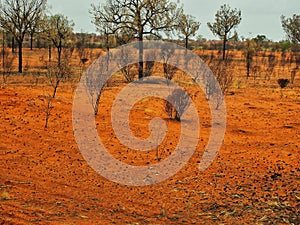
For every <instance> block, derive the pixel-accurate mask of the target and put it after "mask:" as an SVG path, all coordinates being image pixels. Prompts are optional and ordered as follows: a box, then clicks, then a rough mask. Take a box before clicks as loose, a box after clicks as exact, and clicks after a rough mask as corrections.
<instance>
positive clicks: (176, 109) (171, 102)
mask: <svg viewBox="0 0 300 225" xmlns="http://www.w3.org/2000/svg"><path fill="white" fill-rule="evenodd" d="M190 104H191V103H190V100H189V94H188V93H187V92H185V91H184V90H182V89H175V90H174V91H173V92H172V94H171V95H169V96H168V98H167V101H166V104H165V110H166V113H167V114H168V116H169V118H171V119H175V120H177V121H180V120H181V116H182V115H183V113H184V112H185V110H186V109H187V108H188V107H189V105H190ZM173 115H174V117H173Z"/></svg>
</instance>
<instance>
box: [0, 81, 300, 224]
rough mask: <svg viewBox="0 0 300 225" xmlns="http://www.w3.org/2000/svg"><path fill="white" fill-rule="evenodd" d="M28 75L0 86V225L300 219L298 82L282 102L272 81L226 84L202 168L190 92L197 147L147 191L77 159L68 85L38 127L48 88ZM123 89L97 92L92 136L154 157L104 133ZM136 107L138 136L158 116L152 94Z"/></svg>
mask: <svg viewBox="0 0 300 225" xmlns="http://www.w3.org/2000/svg"><path fill="white" fill-rule="evenodd" d="M26 79H27V80H26ZM33 81H34V79H33V78H30V77H28V78H22V77H16V78H13V79H12V78H11V82H10V84H9V85H8V86H7V87H6V88H2V89H0V140H1V142H0V160H1V161H0V163H1V166H0V194H1V196H0V224H132V225H133V224H148V225H150V224H300V188H299V187H300V163H299V159H300V119H299V115H300V114H299V113H300V80H299V79H298V80H296V81H295V84H293V85H289V86H288V87H287V88H286V89H284V97H283V98H280V90H279V88H278V85H277V83H276V80H275V79H272V80H271V81H265V80H263V79H259V80H257V81H256V82H255V84H254V83H253V82H252V81H248V82H246V81H245V80H243V83H242V85H241V87H240V88H236V87H233V88H232V90H231V91H233V92H234V95H226V105H227V123H228V124H227V131H226V136H225V140H224V143H223V145H222V148H221V150H220V152H219V154H218V156H217V158H216V159H215V161H214V162H213V163H212V165H211V166H210V167H209V168H208V169H207V170H205V171H204V172H199V170H198V163H199V161H200V159H201V156H202V154H203V151H204V149H205V146H206V144H207V141H208V135H209V132H210V116H209V113H208V112H207V105H206V104H205V102H204V101H203V96H202V95H201V94H200V95H199V96H197V97H195V98H194V101H195V102H199V103H200V104H199V105H198V110H199V115H200V117H201V135H200V141H199V144H198V148H197V151H196V152H195V153H194V155H193V157H192V158H191V159H190V161H189V163H188V164H187V165H186V166H185V167H184V168H183V169H182V170H181V171H180V172H179V173H178V174H176V175H174V176H173V177H172V178H170V179H168V180H167V181H165V182H162V183H159V184H156V185H152V186H146V187H129V186H123V185H119V184H116V183H113V182H111V181H109V180H106V179H105V178H103V177H102V176H100V175H99V174H98V173H96V172H95V171H94V170H93V169H92V168H91V167H90V166H89V165H88V164H87V163H86V161H85V160H84V159H83V157H82V155H81V153H80V151H79V149H78V147H77V145H76V142H75V139H74V135H73V127H72V103H73V95H72V93H71V92H72V91H71V90H72V88H71V86H70V85H68V84H64V86H62V87H61V88H60V89H59V91H58V96H57V98H56V100H55V102H54V108H53V111H52V116H51V118H50V123H49V128H48V129H44V119H45V114H44V95H45V94H46V93H47V92H48V90H49V87H47V86H45V85H43V84H38V85H33V84H29V85H28V83H33ZM25 83H26V84H25ZM122 85H125V84H121V85H119V84H112V85H111V86H110V87H109V88H107V89H106V91H105V92H104V93H103V97H102V101H101V104H100V107H99V111H100V113H99V115H98V116H97V119H96V121H97V123H98V131H99V135H100V137H101V139H102V141H103V142H105V144H106V147H107V148H108V149H109V151H110V152H111V154H113V155H114V156H115V157H116V158H118V159H119V160H122V161H123V162H126V163H129V164H133V165H143V164H144V165H146V164H147V163H148V164H154V163H157V158H156V154H155V151H152V152H147V153H136V152H135V151H132V150H128V149H126V148H124V147H122V146H121V145H120V143H119V142H118V141H117V140H116V138H115V137H114V135H113V134H111V132H112V130H111V129H112V128H111V125H110V123H109V119H110V117H109V115H110V111H109V110H110V107H111V104H112V102H113V96H115V93H117V92H118V91H120V90H121V87H122ZM188 89H189V90H190V91H191V92H192V93H196V92H197V90H196V89H195V87H193V86H190V87H188ZM135 107H136V109H134V110H133V112H132V117H131V118H132V120H134V121H133V122H134V124H133V125H132V129H133V131H134V132H136V134H139V135H140V136H141V137H146V136H147V135H149V132H148V130H147V129H146V130H145V129H144V127H146V126H147V125H148V123H149V118H152V117H155V116H160V117H162V118H166V114H165V113H164V111H163V105H162V102H161V101H159V100H157V99H152V100H151V99H150V100H148V101H141V102H140V103H138V104H137V105H136V106H135ZM141 109H142V110H141ZM143 109H144V110H143ZM146 109H147V110H146ZM133 118H139V119H136V120H135V119H133ZM138 124H141V125H138ZM141 132H142V133H141ZM178 132H179V128H178V123H176V122H174V121H171V122H170V129H169V131H168V138H167V141H165V142H166V143H165V145H164V148H163V149H162V148H161V149H160V156H161V157H162V158H165V157H167V156H168V155H169V154H170V153H171V152H172V150H173V149H172V146H174V145H176V143H177V142H178V140H177V138H176V137H177V136H178V135H176V134H178Z"/></svg>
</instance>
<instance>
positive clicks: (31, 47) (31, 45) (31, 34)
mask: <svg viewBox="0 0 300 225" xmlns="http://www.w3.org/2000/svg"><path fill="white" fill-rule="evenodd" d="M32 49H33V33H30V50H31V51H32Z"/></svg>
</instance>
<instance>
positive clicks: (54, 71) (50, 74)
mask: <svg viewBox="0 0 300 225" xmlns="http://www.w3.org/2000/svg"><path fill="white" fill-rule="evenodd" d="M64 53H65V54H64V57H63V59H62V60H61V61H60V63H59V64H58V63H57V62H45V64H46V68H47V72H46V77H47V78H48V80H49V83H50V86H51V87H52V93H51V94H48V95H47V97H46V105H45V110H44V111H45V116H46V118H45V128H47V127H48V123H49V118H50V116H51V111H52V109H53V101H54V99H55V97H56V94H57V89H58V87H59V86H60V84H61V83H62V82H64V81H67V80H69V79H70V78H71V76H72V74H73V72H72V70H71V65H70V61H69V60H70V55H71V54H72V51H65V52H64Z"/></svg>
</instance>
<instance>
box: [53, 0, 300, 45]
mask: <svg viewBox="0 0 300 225" xmlns="http://www.w3.org/2000/svg"><path fill="white" fill-rule="evenodd" d="M92 3H95V4H99V3H105V0H84V1H82V0H48V4H49V5H50V6H51V7H52V9H51V12H52V13H53V14H55V13H62V14H64V15H66V16H67V17H68V18H69V19H72V20H73V21H74V22H75V31H76V32H81V31H83V32H89V33H96V29H95V26H94V25H93V24H92V23H91V16H90V14H89V12H88V11H89V9H90V5H91V4H92ZM181 3H182V4H183V6H184V10H185V13H187V14H191V15H193V16H195V17H196V19H197V20H198V21H199V22H201V27H200V29H199V31H198V34H200V35H202V36H203V37H204V38H207V39H218V38H217V37H215V36H213V35H212V33H211V32H210V30H209V29H208V27H207V22H213V21H214V16H215V13H216V12H217V10H218V9H219V8H220V6H221V5H223V4H225V3H226V4H229V5H230V7H231V8H238V9H240V10H241V11H242V22H241V23H240V25H239V27H238V34H239V36H244V37H256V36H257V35H258V34H264V35H266V36H267V38H269V39H271V40H274V41H279V40H283V39H286V36H285V34H284V32H283V30H282V27H281V21H280V16H281V15H285V16H287V17H291V16H292V15H293V14H300V0H227V1H225V0H181Z"/></svg>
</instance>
